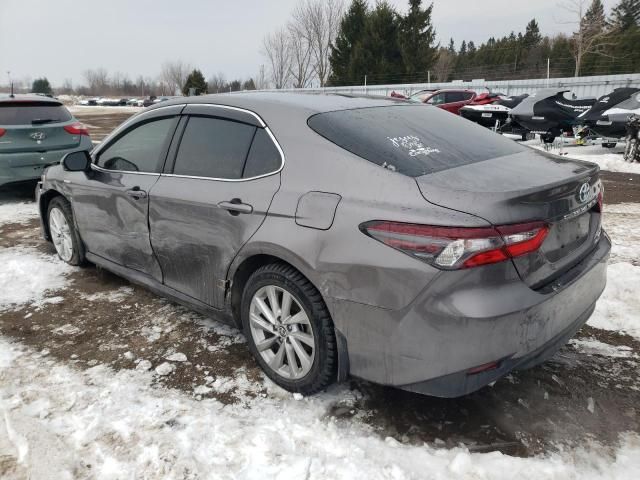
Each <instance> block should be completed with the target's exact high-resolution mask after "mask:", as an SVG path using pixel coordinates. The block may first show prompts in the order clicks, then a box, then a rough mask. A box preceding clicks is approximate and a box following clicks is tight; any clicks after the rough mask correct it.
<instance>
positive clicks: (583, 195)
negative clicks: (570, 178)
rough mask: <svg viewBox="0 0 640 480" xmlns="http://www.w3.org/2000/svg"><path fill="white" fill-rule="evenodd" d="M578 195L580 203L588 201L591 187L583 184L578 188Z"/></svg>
mask: <svg viewBox="0 0 640 480" xmlns="http://www.w3.org/2000/svg"><path fill="white" fill-rule="evenodd" d="M578 195H579V196H580V201H581V202H582V203H585V202H586V201H587V200H589V199H590V198H591V185H589V184H588V183H583V184H582V185H581V186H580V191H579V192H578Z"/></svg>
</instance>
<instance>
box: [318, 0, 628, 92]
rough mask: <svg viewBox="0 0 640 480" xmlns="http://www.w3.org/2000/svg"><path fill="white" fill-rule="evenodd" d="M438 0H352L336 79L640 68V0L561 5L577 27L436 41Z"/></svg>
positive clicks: (336, 56) (440, 78) (334, 60)
mask: <svg viewBox="0 0 640 480" xmlns="http://www.w3.org/2000/svg"><path fill="white" fill-rule="evenodd" d="M433 8H434V5H433V3H431V4H429V5H426V6H423V5H422V1H421V0H410V1H409V9H408V11H407V13H406V14H404V15H402V14H399V13H398V12H397V11H395V9H394V8H393V7H392V6H391V5H390V4H389V3H387V2H386V1H381V2H378V3H376V5H375V6H374V7H373V8H372V7H370V6H369V4H368V2H367V1H366V0H352V2H351V4H350V6H349V8H348V9H347V11H346V13H345V15H344V16H343V18H342V21H341V23H340V28H339V30H338V35H337V37H336V40H335V42H334V44H333V45H332V52H331V56H330V65H331V68H332V74H331V76H330V79H329V83H330V84H331V85H354V84H355V85H359V84H363V83H365V82H367V83H371V84H384V83H413V82H426V81H429V80H431V81H437V82H447V81H451V80H467V81H468V80H473V79H480V78H483V79H486V80H509V79H523V78H535V77H540V76H546V75H547V74H548V75H549V76H551V77H563V76H579V75H605V74H617V73H635V72H638V71H640V0H620V1H619V3H618V4H617V5H616V6H615V7H613V8H612V9H611V11H610V12H606V11H605V8H604V6H603V4H602V1H601V0H565V1H564V3H561V4H560V5H559V11H562V12H564V14H565V17H566V20H565V21H564V22H563V23H564V24H566V25H567V26H568V29H570V31H571V33H570V34H558V35H554V36H549V35H542V33H541V32H540V28H539V26H538V23H537V21H536V20H535V19H533V20H531V21H530V22H529V24H528V25H527V26H526V28H525V31H524V33H523V32H519V33H515V32H511V34H510V35H507V36H504V37H502V38H496V37H490V38H489V39H488V40H487V41H486V42H484V43H482V44H480V45H476V44H475V43H474V42H473V41H466V40H463V41H462V42H461V43H460V44H459V46H458V45H456V43H455V41H454V40H453V38H452V39H451V40H450V41H449V42H448V44H447V45H444V46H443V45H441V44H436V41H435V38H436V32H435V28H434V25H433V23H432V19H431V16H432V13H433Z"/></svg>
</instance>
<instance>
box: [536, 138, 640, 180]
mask: <svg viewBox="0 0 640 480" xmlns="http://www.w3.org/2000/svg"><path fill="white" fill-rule="evenodd" d="M523 144H524V145H528V146H529V147H532V148H536V149H538V150H544V149H545V147H544V144H542V143H541V142H540V140H529V141H527V142H523ZM549 152H551V153H555V154H556V155H560V154H562V156H566V157H567V158H573V159H576V160H586V161H588V162H593V163H597V164H598V165H599V166H600V168H601V169H602V170H608V171H610V172H624V173H638V174H640V163H637V162H635V163H630V162H625V161H624V159H623V158H622V152H624V142H621V143H618V145H617V146H616V147H615V148H612V149H609V148H603V147H602V146H600V145H585V146H576V145H563V146H562V148H558V147H557V146H556V144H554V148H551V149H550V150H549Z"/></svg>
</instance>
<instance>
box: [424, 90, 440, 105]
mask: <svg viewBox="0 0 640 480" xmlns="http://www.w3.org/2000/svg"><path fill="white" fill-rule="evenodd" d="M427 103H429V104H431V105H442V104H443V103H444V93H439V94H437V95H434V96H433V97H431V98H430V99H429V100H427Z"/></svg>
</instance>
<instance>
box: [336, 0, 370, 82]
mask: <svg viewBox="0 0 640 480" xmlns="http://www.w3.org/2000/svg"><path fill="white" fill-rule="evenodd" d="M368 11H369V7H368V6H367V2H366V0H353V1H352V2H351V6H350V7H349V10H347V13H346V14H345V16H344V17H343V18H342V22H341V23H340V31H339V32H338V36H337V38H336V41H335V45H331V56H330V57H329V62H330V64H331V71H332V74H331V77H330V78H329V83H330V84H331V85H350V84H354V83H358V82H361V81H362V77H363V76H364V75H365V73H366V72H358V71H354V70H355V69H354V65H353V57H354V50H355V49H356V46H357V45H358V44H359V43H360V42H361V41H362V36H363V34H364V27H365V23H366V20H367V14H368Z"/></svg>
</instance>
